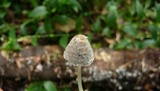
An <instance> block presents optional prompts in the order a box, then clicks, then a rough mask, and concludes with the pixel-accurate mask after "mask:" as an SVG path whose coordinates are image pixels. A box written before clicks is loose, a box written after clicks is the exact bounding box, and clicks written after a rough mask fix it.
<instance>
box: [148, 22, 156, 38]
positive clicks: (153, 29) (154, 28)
mask: <svg viewBox="0 0 160 91" xmlns="http://www.w3.org/2000/svg"><path fill="white" fill-rule="evenodd" d="M149 31H150V32H151V34H152V37H153V38H154V39H157V37H158V33H157V32H158V28H157V27H156V26H154V25H150V26H149Z"/></svg>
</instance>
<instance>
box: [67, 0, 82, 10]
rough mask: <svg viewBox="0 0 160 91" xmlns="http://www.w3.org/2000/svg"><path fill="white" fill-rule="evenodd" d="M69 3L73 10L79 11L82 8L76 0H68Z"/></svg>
mask: <svg viewBox="0 0 160 91" xmlns="http://www.w3.org/2000/svg"><path fill="white" fill-rule="evenodd" d="M69 2H70V4H71V5H72V8H73V10H74V11H75V12H77V13H78V12H79V10H81V9H82V7H81V5H80V4H79V2H78V1H77V0H69Z"/></svg>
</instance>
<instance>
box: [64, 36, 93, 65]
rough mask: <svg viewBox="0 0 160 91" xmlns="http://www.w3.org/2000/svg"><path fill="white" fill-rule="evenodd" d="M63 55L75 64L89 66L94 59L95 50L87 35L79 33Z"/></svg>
mask: <svg viewBox="0 0 160 91" xmlns="http://www.w3.org/2000/svg"><path fill="white" fill-rule="evenodd" d="M63 57H64V58H65V59H66V60H67V61H68V62H69V63H71V64H73V65H74V66H88V65H90V64H91V63H92V62H93V60H94V54H93V50H92V48H91V45H90V43H89V41H88V39H87V37H86V36H84V35H82V34H78V35H76V36H74V37H73V38H72V39H71V41H70V42H69V44H68V46H67V47H66V50H65V51H64V54H63Z"/></svg>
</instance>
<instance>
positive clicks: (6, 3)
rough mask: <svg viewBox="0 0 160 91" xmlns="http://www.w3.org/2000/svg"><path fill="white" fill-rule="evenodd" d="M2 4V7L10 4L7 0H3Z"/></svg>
mask: <svg viewBox="0 0 160 91" xmlns="http://www.w3.org/2000/svg"><path fill="white" fill-rule="evenodd" d="M2 5H3V7H4V8H8V7H9V6H10V5H11V2H10V1H8V0H3V3H2Z"/></svg>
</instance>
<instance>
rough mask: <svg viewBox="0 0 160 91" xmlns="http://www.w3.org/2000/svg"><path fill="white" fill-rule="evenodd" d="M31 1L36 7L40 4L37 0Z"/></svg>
mask: <svg viewBox="0 0 160 91" xmlns="http://www.w3.org/2000/svg"><path fill="white" fill-rule="evenodd" d="M29 1H30V2H31V4H32V5H33V6H34V7H37V6H38V1H37V0H29Z"/></svg>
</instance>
